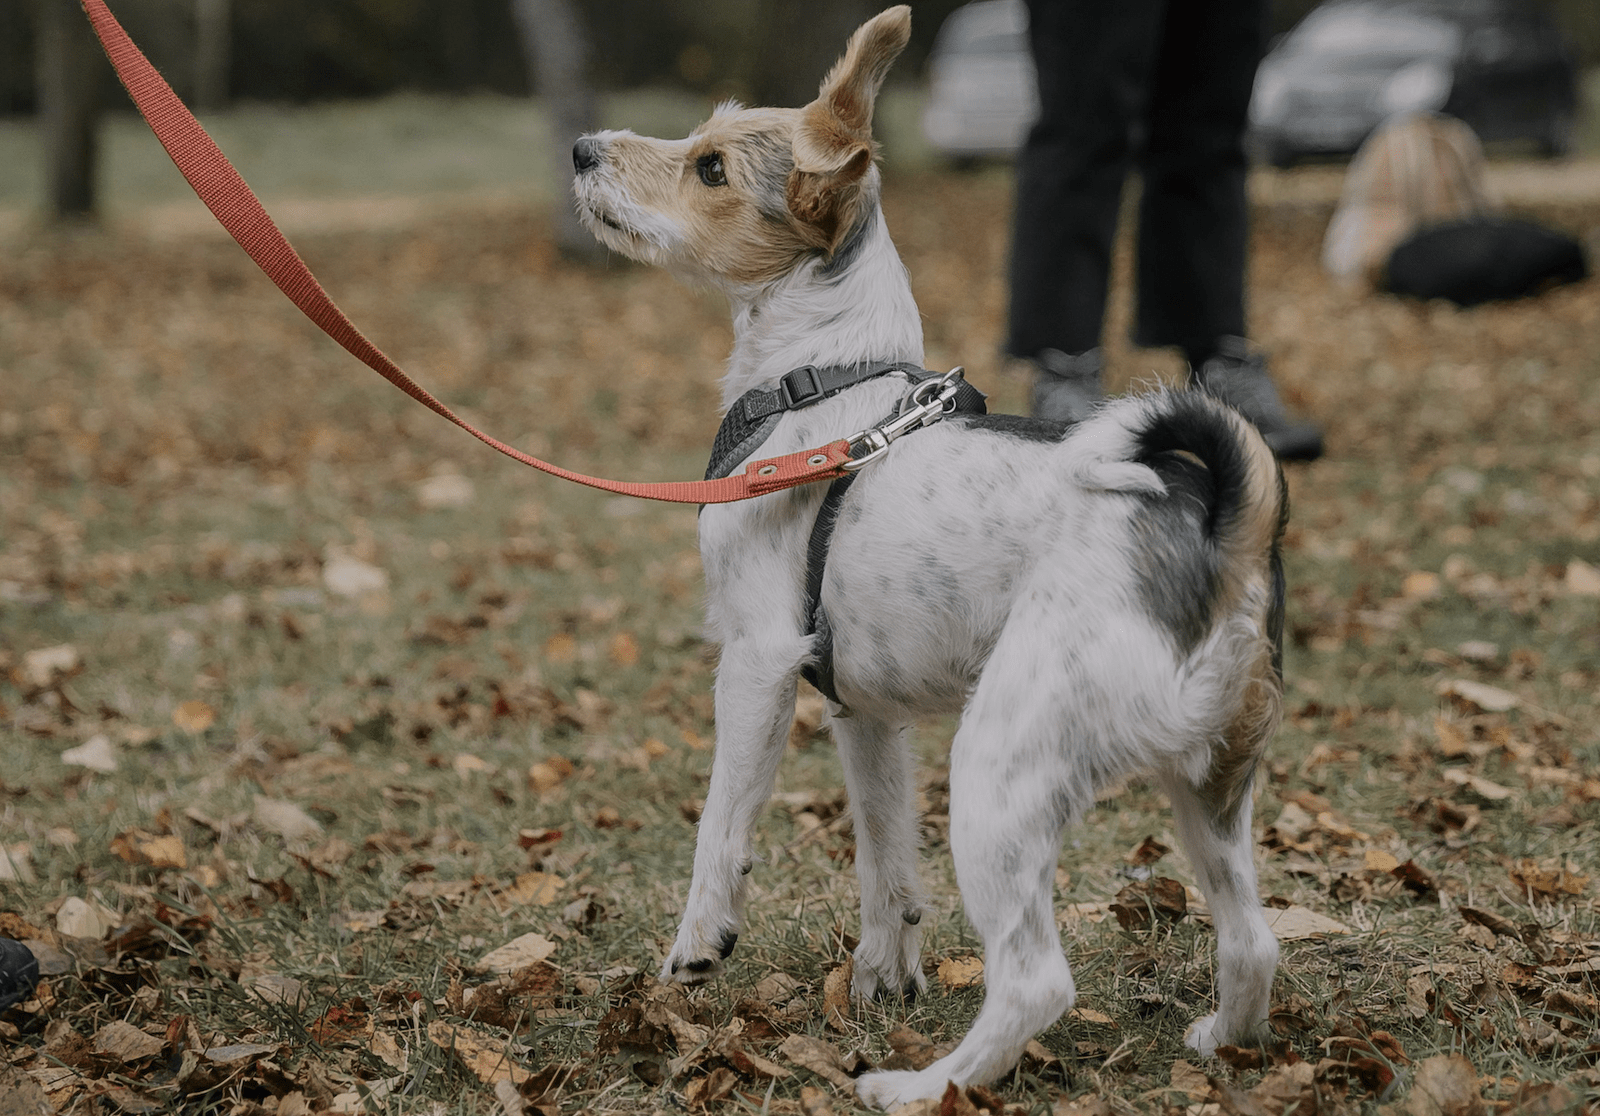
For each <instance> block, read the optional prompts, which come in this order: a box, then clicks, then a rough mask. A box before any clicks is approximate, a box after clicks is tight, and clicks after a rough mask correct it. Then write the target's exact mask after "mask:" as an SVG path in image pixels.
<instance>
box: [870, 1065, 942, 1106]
mask: <svg viewBox="0 0 1600 1116" xmlns="http://www.w3.org/2000/svg"><path fill="white" fill-rule="evenodd" d="M949 1085H950V1082H949V1081H948V1080H946V1079H945V1077H944V1075H943V1074H934V1075H932V1076H929V1074H928V1071H927V1070H922V1071H920V1072H918V1071H916V1070H879V1071H877V1072H876V1073H864V1074H862V1075H861V1076H860V1077H858V1078H856V1096H858V1097H860V1098H861V1103H862V1104H864V1105H867V1106H868V1107H870V1108H883V1109H890V1108H898V1107H899V1106H900V1105H902V1104H910V1103H911V1102H912V1101H919V1100H938V1099H939V1098H940V1097H942V1096H944V1093H945V1090H946V1089H947V1088H948V1087H949Z"/></svg>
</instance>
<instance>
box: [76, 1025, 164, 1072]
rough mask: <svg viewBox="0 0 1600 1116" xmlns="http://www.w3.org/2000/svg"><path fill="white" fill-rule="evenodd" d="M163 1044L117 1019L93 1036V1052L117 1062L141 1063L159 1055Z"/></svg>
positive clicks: (152, 1036)
mask: <svg viewBox="0 0 1600 1116" xmlns="http://www.w3.org/2000/svg"><path fill="white" fill-rule="evenodd" d="M164 1045H165V1044H164V1043H163V1042H162V1041H161V1040H160V1039H158V1038H156V1037H155V1036H154V1035H147V1034H145V1033H144V1032H143V1031H141V1030H139V1028H137V1027H135V1026H134V1025H133V1024H132V1023H126V1022H123V1021H122V1020H120V1019H118V1020H115V1021H113V1022H111V1023H107V1024H106V1025H105V1026H104V1027H101V1028H100V1029H99V1030H98V1031H96V1032H95V1035H94V1052H95V1053H96V1054H103V1055H105V1056H107V1057H110V1058H115V1059H116V1060H117V1061H119V1062H123V1063H128V1062H141V1061H143V1060H144V1059H146V1058H154V1057H155V1056H156V1055H158V1054H160V1053H161V1050H162V1047H163V1046H164Z"/></svg>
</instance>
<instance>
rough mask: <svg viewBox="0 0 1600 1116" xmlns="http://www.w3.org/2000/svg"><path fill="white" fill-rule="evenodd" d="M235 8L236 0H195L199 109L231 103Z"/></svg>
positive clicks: (195, 79) (195, 75) (196, 100)
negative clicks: (230, 81) (230, 70)
mask: <svg viewBox="0 0 1600 1116" xmlns="http://www.w3.org/2000/svg"><path fill="white" fill-rule="evenodd" d="M232 8H233V4H232V0H194V104H195V108H197V109H201V110H205V109H219V108H221V107H223V106H224V105H226V104H227V103H228V68H229V66H230V64H231V62H232V49H231V48H232V42H231V40H230V36H231V34H232V23H233V12H232Z"/></svg>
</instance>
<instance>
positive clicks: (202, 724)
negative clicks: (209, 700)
mask: <svg viewBox="0 0 1600 1116" xmlns="http://www.w3.org/2000/svg"><path fill="white" fill-rule="evenodd" d="M216 720H217V711H216V710H215V709H213V708H211V706H209V705H207V704H206V703H205V702H203V701H198V700H191V701H185V702H182V703H181V704H179V706H178V707H177V708H176V709H174V710H173V711H172V723H173V724H175V725H177V726H178V727H179V728H181V729H182V730H183V731H184V732H187V733H193V734H194V735H195V736H199V735H200V734H201V733H202V732H205V731H206V729H208V728H210V727H211V726H212V725H213V724H215V723H216Z"/></svg>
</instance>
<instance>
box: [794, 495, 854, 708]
mask: <svg viewBox="0 0 1600 1116" xmlns="http://www.w3.org/2000/svg"><path fill="white" fill-rule="evenodd" d="M855 479H856V474H855V473H846V474H845V475H844V476H842V477H840V478H839V479H838V480H836V481H834V482H833V483H832V484H830V485H828V491H827V494H826V495H825V496H823V497H822V506H821V507H819V508H818V509H817V519H816V522H815V523H813V524H812V525H811V538H810V540H809V541H808V542H807V543H806V596H805V605H804V614H805V619H806V635H809V636H816V637H817V638H816V643H815V644H814V645H813V646H814V648H815V651H814V654H813V657H812V659H811V660H810V661H809V662H807V663H805V664H804V665H803V666H802V667H801V668H800V677H802V678H804V679H805V680H806V681H807V682H809V683H811V684H812V685H813V686H815V687H816V688H817V690H818V691H819V692H820V693H821V694H822V695H823V696H824V697H826V698H827V699H828V700H829V701H831V702H833V703H834V704H838V702H839V692H838V691H837V690H835V689H834V688H833V625H832V624H830V623H829V622H828V614H827V613H826V612H824V611H823V609H822V575H823V574H824V573H825V572H827V569H828V549H829V547H830V546H832V544H833V528H834V526H835V525H836V524H837V523H838V522H839V506H840V505H841V504H843V503H844V494H845V493H846V492H848V491H850V485H851V482H853V481H854V480H855Z"/></svg>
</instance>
